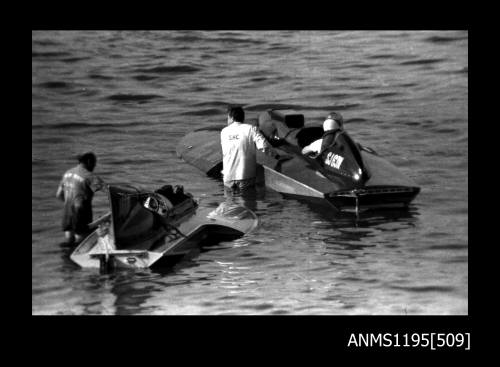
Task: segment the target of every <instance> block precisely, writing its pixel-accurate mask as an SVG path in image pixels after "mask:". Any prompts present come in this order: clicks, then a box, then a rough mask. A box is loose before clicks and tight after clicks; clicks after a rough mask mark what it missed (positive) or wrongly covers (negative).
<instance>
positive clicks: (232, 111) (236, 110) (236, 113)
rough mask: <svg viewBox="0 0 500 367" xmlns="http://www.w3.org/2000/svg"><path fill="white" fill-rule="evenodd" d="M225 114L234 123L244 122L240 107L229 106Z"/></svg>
mask: <svg viewBox="0 0 500 367" xmlns="http://www.w3.org/2000/svg"><path fill="white" fill-rule="evenodd" d="M227 114H228V115H229V117H232V118H233V119H234V121H238V122H244V121H245V111H243V108H242V107H240V106H229V107H228V108H227Z"/></svg>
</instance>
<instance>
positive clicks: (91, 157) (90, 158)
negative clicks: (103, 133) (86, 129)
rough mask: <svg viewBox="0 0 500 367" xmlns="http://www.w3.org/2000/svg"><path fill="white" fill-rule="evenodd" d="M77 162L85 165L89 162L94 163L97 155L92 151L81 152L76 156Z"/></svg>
mask: <svg viewBox="0 0 500 367" xmlns="http://www.w3.org/2000/svg"><path fill="white" fill-rule="evenodd" d="M78 162H80V163H83V164H85V165H86V166H89V163H90V164H91V165H95V164H96V162H97V157H96V155H95V154H94V153H93V152H87V153H83V154H81V155H79V156H78Z"/></svg>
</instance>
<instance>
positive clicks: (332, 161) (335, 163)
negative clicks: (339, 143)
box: [325, 152, 344, 169]
mask: <svg viewBox="0 0 500 367" xmlns="http://www.w3.org/2000/svg"><path fill="white" fill-rule="evenodd" d="M343 160H344V157H342V156H340V155H338V154H335V153H333V152H330V153H328V155H327V156H326V158H325V164H327V165H329V166H330V167H333V168H335V169H339V168H340V165H341V164H342V161H343Z"/></svg>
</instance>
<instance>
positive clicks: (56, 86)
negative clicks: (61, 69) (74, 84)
mask: <svg viewBox="0 0 500 367" xmlns="http://www.w3.org/2000/svg"><path fill="white" fill-rule="evenodd" d="M38 86H39V87H43V88H48V89H60V88H68V87H69V86H70V84H69V83H66V82H58V81H54V82H45V83H40V84H38Z"/></svg>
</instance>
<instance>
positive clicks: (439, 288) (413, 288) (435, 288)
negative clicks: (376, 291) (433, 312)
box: [389, 285, 455, 293]
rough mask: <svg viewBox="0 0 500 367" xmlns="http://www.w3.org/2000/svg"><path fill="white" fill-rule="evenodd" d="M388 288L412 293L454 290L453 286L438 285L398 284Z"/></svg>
mask: <svg viewBox="0 0 500 367" xmlns="http://www.w3.org/2000/svg"><path fill="white" fill-rule="evenodd" d="M389 288H391V289H397V290H402V291H407V292H412V293H428V292H442V293H445V292H446V293H449V292H454V291H455V288H454V287H447V286H439V285H427V286H408V287H405V286H399V285H390V286H389Z"/></svg>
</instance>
